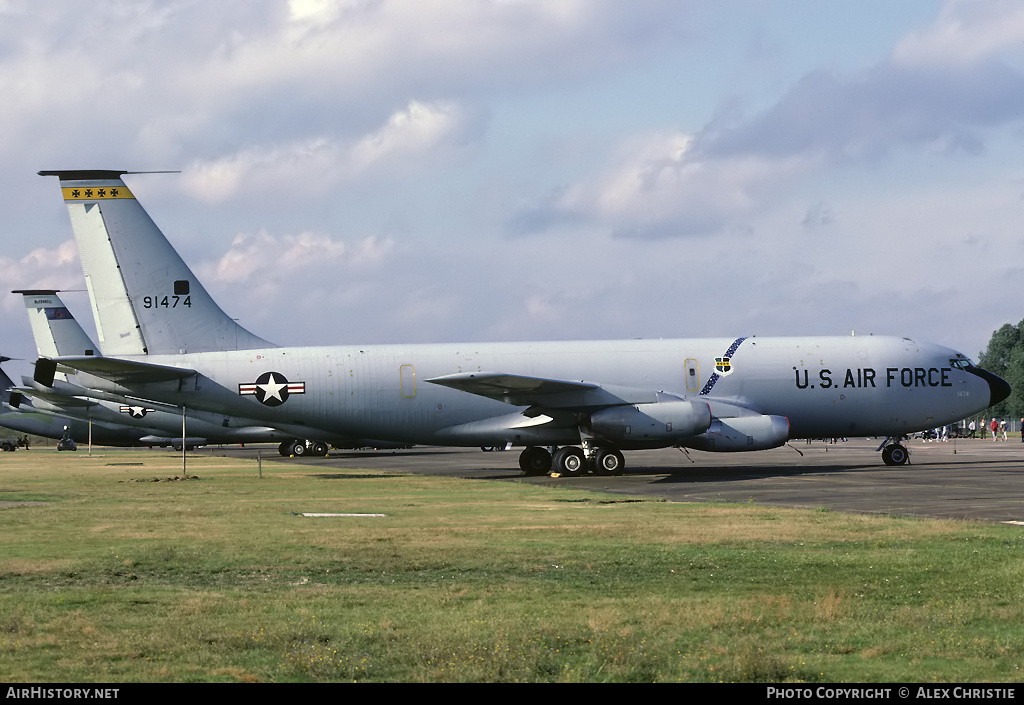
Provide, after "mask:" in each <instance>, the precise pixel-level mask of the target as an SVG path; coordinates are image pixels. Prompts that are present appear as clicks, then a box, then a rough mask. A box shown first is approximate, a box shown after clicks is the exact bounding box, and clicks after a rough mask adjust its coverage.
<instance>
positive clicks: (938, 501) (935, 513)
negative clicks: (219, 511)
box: [205, 438, 1024, 524]
mask: <svg viewBox="0 0 1024 705" xmlns="http://www.w3.org/2000/svg"><path fill="white" fill-rule="evenodd" d="M880 442H881V439H878V440H875V439H863V438H860V439H850V440H848V441H839V442H837V443H834V444H833V443H825V442H822V441H814V442H811V443H807V442H806V441H794V442H792V443H790V444H789V445H787V446H783V447H782V448H776V449H774V450H768V451H757V452H751V453H706V452H702V451H689V453H686V454H684V453H683V452H682V451H680V450H677V449H664V450H649V451H636V452H629V453H626V464H627V468H626V473H625V475H622V476H619V477H599V476H594V475H587V476H583V477H550V476H542V477H523V475H522V472H521V471H520V470H519V464H518V460H519V450H520V449H513V450H510V451H498V452H484V451H482V450H480V449H474V448H433V447H416V448H409V449H404V450H385V451H374V450H359V451H338V450H333V451H331V453H330V454H329V455H328V456H327V457H326V458H308V457H307V458H282V457H281V456H280V455H279V454H278V453H277V448H276V446H275V447H269V446H261V447H255V446H253V447H247V448H237V447H220V448H209V449H206V451H205V452H209V453H212V454H215V455H230V456H241V457H256V455H257V453H259V454H260V455H261V456H262V458H263V460H264V461H273V462H285V463H293V464H299V465H308V466H314V467H323V468H324V469H328V468H330V469H333V470H339V469H346V468H348V469H356V468H361V469H377V470H382V471H388V472H404V473H423V474H430V475H446V476H450V477H464V478H468V479H479V480H498V481H513V482H523V483H530V484H534V485H547V486H553V487H574V488H580V489H587V490H594V491H597V492H609V493H614V494H624V495H637V496H646V497H657V498H660V499H664V500H667V501H673V502H754V503H756V504H762V505H771V506H779V507H799V508H805V509H821V508H827V509H830V510H835V511H843V512H860V513H880V514H896V515H911V516H922V517H933V518H943V519H960V520H973V521H986V522H1021V523H1022V524H1024V443H1021V441H1020V439H1019V438H1012V439H1010V440H1008V441H1002V440H1000V441H992V440H989V439H985V440H979V439H955V440H950V441H948V442H945V443H942V442H925V441H921V440H912V441H907V447H908V448H909V449H910V452H911V459H910V464H909V465H904V466H899V467H890V466H886V465H884V464H883V463H882V458H881V454H880V453H877V452H875V449H876V448H877V447H878V445H879V443H880Z"/></svg>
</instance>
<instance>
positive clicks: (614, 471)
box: [594, 448, 626, 476]
mask: <svg viewBox="0 0 1024 705" xmlns="http://www.w3.org/2000/svg"><path fill="white" fill-rule="evenodd" d="M625 468H626V459H625V458H623V457H622V453H620V452H619V451H617V450H615V449H609V448H602V449H601V450H599V451H597V457H596V458H595V459H594V472H596V473H597V474H598V475H606V476H607V475H621V474H622V473H623V472H624V471H625Z"/></svg>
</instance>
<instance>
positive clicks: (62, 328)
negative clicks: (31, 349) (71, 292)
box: [11, 289, 97, 358]
mask: <svg viewBox="0 0 1024 705" xmlns="http://www.w3.org/2000/svg"><path fill="white" fill-rule="evenodd" d="M11 293H14V294H21V295H22V297H23V298H24V301H25V308H26V309H28V321H29V324H30V325H31V326H32V337H33V338H35V342H36V352H37V353H38V355H39V357H50V358H52V357H60V356H62V355H67V356H75V357H77V356H79V355H95V354H97V353H96V344H95V343H93V342H92V339H91V338H90V337H89V335H88V334H87V333H86V332H85V330H83V329H82V326H81V324H80V323H79V322H78V321H76V320H75V317H74V316H72V315H71V312H70V311H68V308H67V306H65V305H64V302H63V301H61V300H60V297H59V296H57V292H56V291H53V290H52V289H29V290H24V289H19V290H16V291H13V292H11Z"/></svg>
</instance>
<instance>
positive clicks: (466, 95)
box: [0, 0, 1024, 358]
mask: <svg viewBox="0 0 1024 705" xmlns="http://www.w3.org/2000/svg"><path fill="white" fill-rule="evenodd" d="M0 100H2V103H0V104H2V106H3V107H2V108H0V189H2V193H3V208H2V209H0V218H2V220H0V223H2V227H0V244H2V248H0V277H2V284H3V285H4V287H5V290H10V289H16V288H42V287H52V288H59V289H62V290H72V289H83V288H84V280H83V278H82V274H81V270H80V268H79V266H78V262H77V254H76V251H75V247H74V242H73V240H72V238H71V228H70V224H69V222H68V217H67V211H66V210H65V208H64V206H63V203H62V201H61V200H60V193H59V190H58V184H57V180H56V179H54V178H53V177H45V178H44V177H39V176H36V175H35V174H36V172H37V171H39V170H41V169H73V168H77V169H83V168H102V169H126V170H161V169H174V170H180V172H181V173H180V174H174V175H136V176H126V177H125V180H126V182H127V183H128V185H129V186H130V187H131V189H132V191H133V192H134V193H135V195H136V196H137V197H138V198H139V200H140V202H141V203H142V204H143V205H144V207H146V209H147V210H148V211H149V212H150V214H151V215H152V216H153V218H154V220H156V222H157V223H158V224H159V225H160V226H161V227H162V228H163V230H164V232H165V234H166V235H167V236H168V238H169V239H170V240H171V242H172V243H173V244H174V245H175V246H176V247H177V248H178V250H179V251H180V252H181V253H182V255H183V257H184V258H185V260H186V261H187V262H189V264H190V265H191V266H192V268H193V270H194V271H195V272H196V274H197V275H198V276H199V277H200V279H202V280H203V281H204V283H205V284H206V286H207V288H208V289H209V290H210V291H211V293H212V294H213V295H214V297H215V298H216V299H217V300H218V301H219V302H220V303H221V305H222V306H223V307H224V309H225V310H226V311H228V313H230V314H231V315H232V316H235V317H237V318H238V319H239V320H240V321H241V322H242V323H243V324H244V325H245V326H247V327H248V328H250V329H251V330H252V331H253V332H255V333H257V334H258V335H260V336H262V337H264V338H267V339H270V340H273V341H276V342H280V343H286V344H302V345H306V344H342V343H380V342H442V341H463V340H487V341H500V340H531V339H548V340H551V339H563V338H564V339H583V338H619V337H624V338H638V337H639V338H667V337H703V336H716V337H717V336H724V337H738V336H741V335H760V336H767V335H803V334H815V335H832V334H840V335H848V334H850V332H851V331H856V333H857V334H858V335H863V334H868V333H876V334H898V335H909V336H912V337H916V338H920V339H923V340H930V341H934V342H939V343H943V344H948V345H951V346H953V347H955V348H958V349H960V350H962V351H964V352H965V353H967V354H968V355H970V356H971V357H974V358H976V357H977V356H978V353H979V352H980V351H981V350H982V349H983V348H984V347H985V345H986V344H987V342H988V339H989V337H990V335H991V334H992V332H993V331H994V330H995V329H996V328H998V327H999V326H1001V325H1002V324H1003V323H1007V322H1013V323H1016V322H1017V321H1019V320H1021V319H1022V318H1024V286H1022V280H1024V235H1022V228H1024V158H1022V157H1024V3H1021V2H1019V1H1018V0H1006V1H1003V0H975V1H956V0H951V1H948V2H939V1H938V0H901V1H900V2H895V3H894V2H892V1H891V0H859V1H858V2H827V3H826V2H819V1H817V0H799V1H798V0H772V1H771V2H769V1H767V0H731V1H730V2H721V0H692V1H690V0H628V1H627V0H479V1H476V2H473V1H470V0H404V1H402V0H292V1H291V2H285V1H284V0H275V1H265V0H244V1H241V0H239V1H235V2H232V1H230V0H223V1H220V2H206V1H201V0H152V1H148V2H147V1H145V0H125V1H122V2H115V1H110V2H105V1H104V0H97V1H96V2H90V3H82V2H59V1H48V2H46V3H39V2H38V0H0ZM65 300H66V301H67V303H68V304H69V306H70V307H71V308H72V310H73V311H74V312H75V313H76V314H77V315H78V317H79V318H80V319H81V320H83V321H84V322H85V323H86V324H87V326H88V327H89V328H90V330H91V328H92V321H91V315H90V313H89V310H90V309H89V305H88V299H87V297H86V295H85V294H84V292H82V293H68V294H66V295H65ZM0 322H2V324H3V330H4V331H5V336H4V343H3V349H2V350H0V352H2V353H4V354H7V355H17V356H23V357H27V358H31V357H33V356H34V347H33V345H32V343H31V339H30V332H29V327H28V324H27V319H26V317H25V314H24V310H23V308H22V304H21V301H20V297H16V296H14V295H11V294H7V295H5V296H0Z"/></svg>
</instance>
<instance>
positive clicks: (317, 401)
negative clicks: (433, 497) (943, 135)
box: [89, 336, 1005, 446]
mask: <svg viewBox="0 0 1024 705" xmlns="http://www.w3.org/2000/svg"><path fill="white" fill-rule="evenodd" d="M129 359H130V358H129ZM136 359H138V360H141V361H144V362H146V363H150V364H156V365H168V366H178V367H185V368H190V369H193V370H196V371H197V373H198V374H197V375H195V376H192V377H189V378H185V379H183V380H180V381H179V380H174V381H168V382H159V383H146V384H134V385H130V386H122V385H119V384H114V383H112V382H110V381H109V380H108V379H105V378H102V377H94V376H90V379H89V384H90V385H92V386H95V387H97V388H100V389H108V390H110V391H113V392H117V393H126V394H130V395H137V396H140V397H143V398H150V399H154V400H157V401H163V402H166V403H170V404H175V405H184V406H185V407H187V408H192V409H203V410H207V411H215V412H217V413H224V414H233V415H238V416H242V417H246V418H251V419H259V420H262V421H264V422H266V423H267V424H268V425H271V426H274V427H277V428H283V427H291V428H295V429H301V428H304V427H307V428H311V429H330V430H332V431H334V432H336V433H339V434H344V435H349V436H357V437H367V438H378V439H381V440H389V441H395V442H406V443H416V444H444V445H465V446H474V445H484V444H492V443H498V442H512V443H513V444H516V445H545V444H551V445H558V444H562V443H576V442H578V441H579V438H580V433H579V426H580V424H581V423H584V424H585V419H582V417H583V416H585V415H586V414H585V413H584V414H581V413H580V411H579V409H578V408H577V409H576V411H575V412H574V413H573V414H569V415H566V416H564V417H561V418H554V419H551V420H549V421H546V422H544V421H543V420H540V421H530V417H529V416H524V415H523V414H522V412H523V411H524V410H525V407H524V406H515V405H510V404H508V403H505V402H504V401H501V400H499V399H492V398H487V397H484V396H479V395H477V394H471V393H468V392H466V391H462V390H459V389H452V388H448V387H445V386H442V385H440V384H434V383H431V382H428V381H426V380H429V379H433V378H438V377H444V376H447V375H454V374H459V373H462V374H465V373H504V374H514V375H522V376H528V377H538V378H549V379H558V380H572V381H581V382H592V383H594V384H596V385H599V386H600V387H602V388H606V389H608V390H610V392H609V395H606V396H605V397H604V398H603V399H602V400H601V401H598V402H595V405H594V408H595V409H596V408H600V407H602V406H611V405H614V404H616V403H617V404H620V405H642V404H646V403H651V402H653V401H655V397H656V395H657V394H658V393H665V394H668V395H672V396H673V397H676V398H681V399H686V400H689V401H691V402H707V403H708V405H709V406H710V408H711V411H712V414H713V415H714V417H715V418H726V419H727V418H729V417H731V416H734V415H737V414H742V413H744V412H745V413H750V414H758V415H771V416H780V417H785V418H786V419H788V422H789V437H790V438H818V437H830V436H851V435H858V436H876V435H878V436H898V435H902V434H909V433H912V432H914V431H918V430H922V429H926V428H933V427H936V426H941V425H946V424H950V423H953V422H955V421H958V420H960V419H962V418H964V417H966V416H969V415H971V414H973V413H976V412H978V411H980V410H982V409H984V408H986V407H988V406H989V405H990V403H992V400H993V398H994V397H995V396H997V394H998V392H997V391H996V390H995V389H994V388H993V386H992V385H993V382H992V380H991V379H990V378H989V377H986V376H985V374H987V373H982V372H980V371H979V370H977V369H976V368H973V367H971V366H970V365H969V363H968V361H967V359H966V358H965V357H964V356H962V355H960V354H958V353H957V352H956V351H954V350H951V349H948V348H945V347H942V346H938V345H933V344H926V343H917V342H915V341H912V340H910V339H907V338H896V337H888V336H862V337H806V338H757V337H750V338H740V339H736V340H730V339H724V338H723V339H678V340H613V341H597V342H590V341H587V342H541V343H459V344H420V345H366V346H338V347H308V348H267V349H262V350H244V351H229V352H203V353H191V354H190V353H185V354H180V355H147V356H144V357H138V358H136ZM999 382H1001V380H999ZM1003 384H1005V383H1003ZM615 400H618V401H617V402H616V401H615ZM555 406H557V404H555ZM577 406H578V405H577ZM506 417H507V418H506ZM543 418H545V419H546V418H548V417H546V416H545V417H543ZM666 445H674V443H672V444H666Z"/></svg>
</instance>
